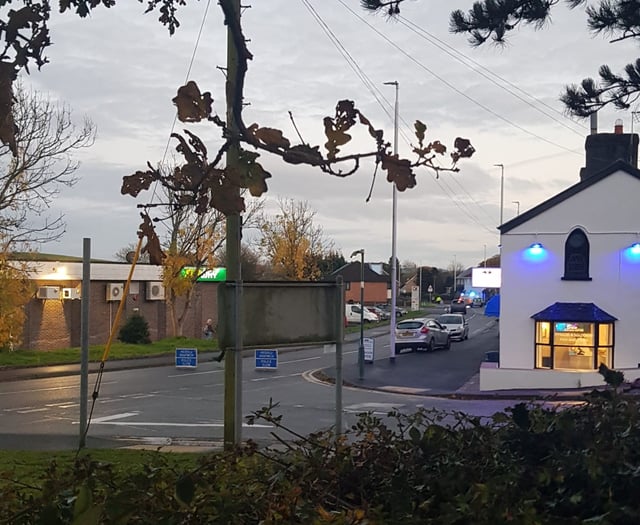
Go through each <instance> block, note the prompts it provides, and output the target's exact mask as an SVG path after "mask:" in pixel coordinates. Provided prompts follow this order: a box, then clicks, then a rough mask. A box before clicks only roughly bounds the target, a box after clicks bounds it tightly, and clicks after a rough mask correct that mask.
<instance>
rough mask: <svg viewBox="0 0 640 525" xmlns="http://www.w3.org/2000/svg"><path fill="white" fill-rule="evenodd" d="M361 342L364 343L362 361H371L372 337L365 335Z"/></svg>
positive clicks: (372, 351)
mask: <svg viewBox="0 0 640 525" xmlns="http://www.w3.org/2000/svg"><path fill="white" fill-rule="evenodd" d="M363 343H364V362H365V363H373V354H374V340H373V338H372V337H365V338H364V339H363Z"/></svg>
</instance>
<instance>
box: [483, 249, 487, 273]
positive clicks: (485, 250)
mask: <svg viewBox="0 0 640 525" xmlns="http://www.w3.org/2000/svg"><path fill="white" fill-rule="evenodd" d="M482 246H484V259H483V261H484V267H485V268H486V267H487V245H486V244H483V245H482Z"/></svg>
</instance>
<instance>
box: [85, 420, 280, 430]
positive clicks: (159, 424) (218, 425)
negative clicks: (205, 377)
mask: <svg viewBox="0 0 640 525" xmlns="http://www.w3.org/2000/svg"><path fill="white" fill-rule="evenodd" d="M75 424H77V423H75ZM91 424H93V425H116V426H128V427H202V428H214V427H215V428H224V423H163V422H155V421H98V422H96V421H95V420H94V421H92V422H91ZM242 426H243V427H244V428H273V425H258V424H254V425H249V424H247V423H243V424H242Z"/></svg>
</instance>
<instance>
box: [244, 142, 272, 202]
mask: <svg viewBox="0 0 640 525" xmlns="http://www.w3.org/2000/svg"><path fill="white" fill-rule="evenodd" d="M259 157H260V155H259V154H258V153H256V152H253V151H246V150H240V156H239V159H238V160H239V163H240V177H241V178H240V181H239V186H241V187H243V188H248V189H249V192H250V193H251V195H253V196H254V197H260V196H261V195H262V194H263V193H265V192H266V191H267V183H266V180H267V179H269V178H271V174H270V173H269V172H268V171H266V170H265V169H264V168H263V167H262V165H261V164H260V163H259V162H256V159H258V158H259Z"/></svg>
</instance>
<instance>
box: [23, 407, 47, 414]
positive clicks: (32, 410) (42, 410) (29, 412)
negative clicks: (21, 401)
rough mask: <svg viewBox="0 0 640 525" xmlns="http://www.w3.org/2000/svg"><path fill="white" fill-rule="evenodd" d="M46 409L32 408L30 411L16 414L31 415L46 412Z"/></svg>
mask: <svg viewBox="0 0 640 525" xmlns="http://www.w3.org/2000/svg"><path fill="white" fill-rule="evenodd" d="M47 410H49V409H48V408H32V409H31V410H18V414H31V413H32V412H46V411H47Z"/></svg>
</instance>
